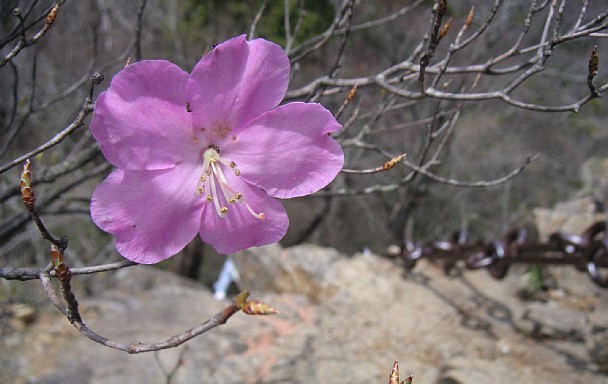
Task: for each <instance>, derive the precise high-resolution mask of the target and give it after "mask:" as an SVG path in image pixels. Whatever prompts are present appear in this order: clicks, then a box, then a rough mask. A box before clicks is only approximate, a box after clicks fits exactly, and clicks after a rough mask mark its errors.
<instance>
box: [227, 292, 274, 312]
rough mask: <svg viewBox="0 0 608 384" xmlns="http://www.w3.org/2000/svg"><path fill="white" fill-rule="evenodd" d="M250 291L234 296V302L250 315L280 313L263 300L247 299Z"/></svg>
mask: <svg viewBox="0 0 608 384" xmlns="http://www.w3.org/2000/svg"><path fill="white" fill-rule="evenodd" d="M248 297H249V292H247V291H243V292H241V293H239V294H238V295H237V297H235V298H234V304H235V305H236V306H237V307H238V308H239V309H240V310H241V311H243V312H244V313H246V314H248V315H273V314H275V313H279V311H278V309H276V308H274V307H273V306H271V305H268V304H266V303H262V302H261V301H257V300H251V301H247V298H248Z"/></svg>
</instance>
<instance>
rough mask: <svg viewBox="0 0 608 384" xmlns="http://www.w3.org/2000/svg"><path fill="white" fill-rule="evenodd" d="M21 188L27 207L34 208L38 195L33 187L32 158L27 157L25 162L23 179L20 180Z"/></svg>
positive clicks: (22, 198)
mask: <svg viewBox="0 0 608 384" xmlns="http://www.w3.org/2000/svg"><path fill="white" fill-rule="evenodd" d="M19 188H20V189H21V201H23V204H24V205H25V206H26V207H27V209H28V210H30V211H33V210H34V204H35V203H36V196H35V195H34V190H33V189H32V173H31V172H30V160H29V159H27V160H26V161H25V164H23V171H21V180H19Z"/></svg>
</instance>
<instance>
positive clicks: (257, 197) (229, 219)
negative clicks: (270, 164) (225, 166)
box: [200, 172, 289, 254]
mask: <svg viewBox="0 0 608 384" xmlns="http://www.w3.org/2000/svg"><path fill="white" fill-rule="evenodd" d="M226 179H227V180H228V183H229V184H230V186H231V187H232V188H233V189H235V190H236V191H238V192H241V193H242V194H243V199H244V202H242V203H234V204H225V202H224V204H223V205H225V206H228V212H227V213H226V217H224V218H221V217H219V216H218V214H217V212H216V210H215V207H214V206H213V203H211V202H207V203H206V206H205V209H204V211H203V223H202V225H201V229H200V236H201V239H202V240H203V241H204V242H206V243H208V244H211V245H213V248H215V250H216V251H218V252H219V253H222V254H229V253H235V252H238V251H241V250H243V249H246V248H249V247H256V246H261V245H266V244H271V243H274V242H277V241H279V240H281V239H282V238H283V236H285V233H286V232H287V227H288V226H289V219H288V218H287V213H286V212H285V208H283V205H281V203H280V202H278V201H277V200H275V199H273V198H271V197H270V196H268V195H267V194H265V193H264V191H262V190H260V189H259V188H257V187H254V186H250V185H248V184H247V183H245V182H243V181H241V180H240V178H239V177H236V176H234V175H233V174H231V173H230V172H226ZM245 204H249V205H250V206H251V208H252V209H253V210H254V211H255V212H256V213H264V215H265V217H266V218H265V219H258V218H256V217H254V216H253V215H252V214H251V213H250V212H248V211H247V208H246V206H245Z"/></svg>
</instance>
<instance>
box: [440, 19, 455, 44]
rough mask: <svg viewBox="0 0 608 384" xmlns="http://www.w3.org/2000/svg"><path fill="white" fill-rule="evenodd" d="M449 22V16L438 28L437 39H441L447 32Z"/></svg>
mask: <svg viewBox="0 0 608 384" xmlns="http://www.w3.org/2000/svg"><path fill="white" fill-rule="evenodd" d="M450 24H452V18H451V17H450V18H449V19H448V21H447V23H445V24H443V26H442V27H441V28H440V29H439V40H441V39H443V37H444V36H445V35H447V34H448V31H449V30H450Z"/></svg>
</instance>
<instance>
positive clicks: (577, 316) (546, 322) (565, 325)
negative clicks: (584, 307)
mask: <svg viewBox="0 0 608 384" xmlns="http://www.w3.org/2000/svg"><path fill="white" fill-rule="evenodd" d="M584 324H585V315H584V313H582V312H581V311H578V310H575V309H571V308H564V307H561V306H559V305H558V304H557V303H556V302H552V301H550V302H548V303H542V302H532V303H527V304H526V305H525V310H524V311H523V312H522V314H521V315H520V316H519V317H518V318H517V319H515V324H514V325H515V328H516V329H517V330H518V331H520V332H522V333H523V334H525V335H527V336H531V337H537V338H552V339H572V340H574V341H583V339H584V330H583V327H584Z"/></svg>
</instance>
